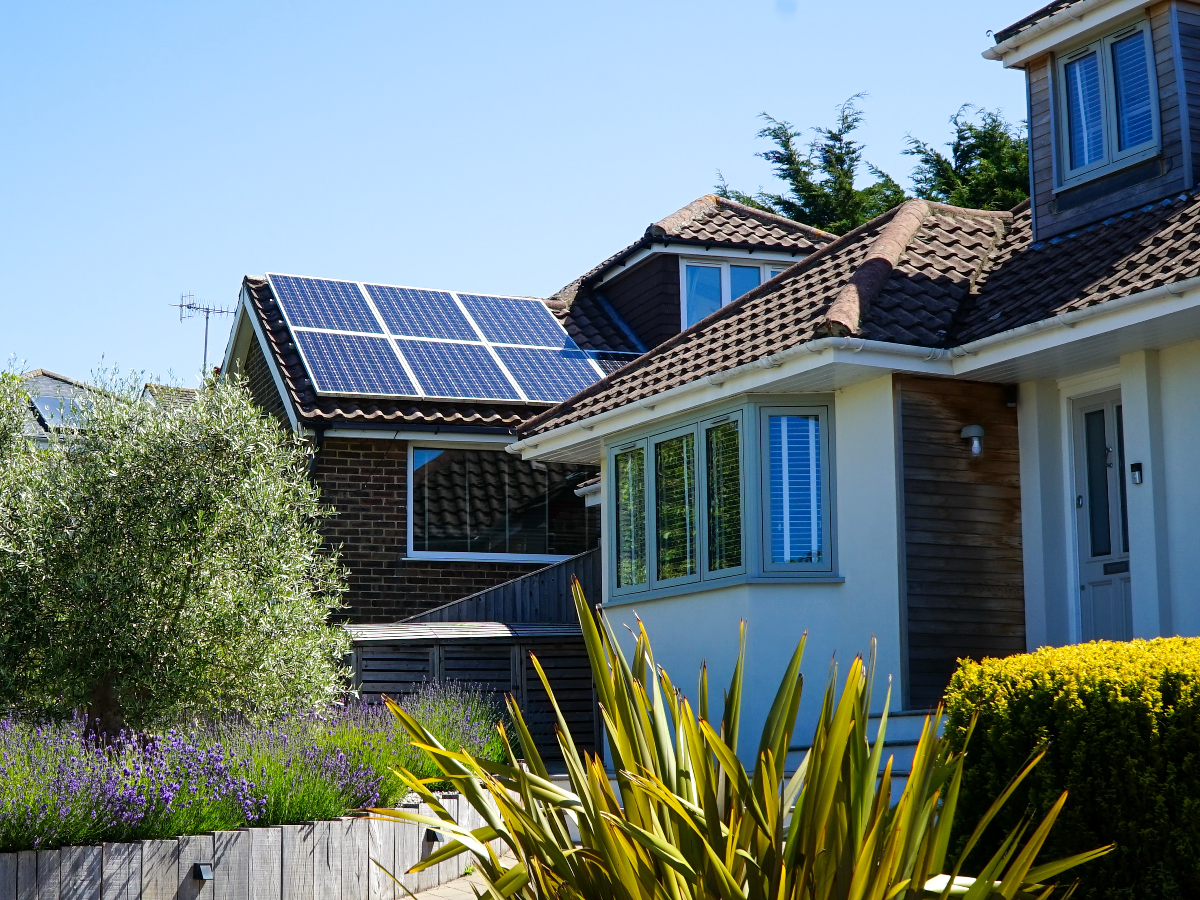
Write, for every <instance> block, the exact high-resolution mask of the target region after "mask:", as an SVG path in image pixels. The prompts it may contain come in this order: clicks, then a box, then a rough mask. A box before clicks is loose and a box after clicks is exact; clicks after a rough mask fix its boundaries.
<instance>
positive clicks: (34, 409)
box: [21, 369, 96, 439]
mask: <svg viewBox="0 0 1200 900" xmlns="http://www.w3.org/2000/svg"><path fill="white" fill-rule="evenodd" d="M21 383H22V386H23V387H24V388H25V393H26V394H27V395H28V396H29V404H30V405H29V410H28V415H27V416H26V419H25V424H24V426H23V428H22V432H23V433H24V435H25V436H26V437H28V438H33V439H41V438H45V437H46V436H47V435H48V434H49V433H50V432H51V431H52V430H54V429H55V428H58V427H61V426H62V425H63V422H62V421H61V419H62V418H63V417H64V416H66V417H70V415H71V408H72V406H73V405H74V404H75V403H77V402H81V401H83V400H85V399H86V398H87V397H88V396H89V395H91V394H93V393H95V390H96V389H95V388H94V387H92V386H91V385H89V384H85V383H84V382H82V381H76V380H75V379H74V378H68V377H67V376H66V375H59V374H58V373H57V372H51V371H49V370H47V369H32V370H30V371H28V372H25V373H23V374H22V375H21Z"/></svg>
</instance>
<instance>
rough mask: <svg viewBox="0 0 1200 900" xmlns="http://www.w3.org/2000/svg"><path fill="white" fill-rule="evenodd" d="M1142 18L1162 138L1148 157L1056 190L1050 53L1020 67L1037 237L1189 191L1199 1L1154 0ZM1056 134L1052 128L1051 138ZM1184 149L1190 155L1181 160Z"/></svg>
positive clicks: (1197, 124) (1199, 54)
mask: <svg viewBox="0 0 1200 900" xmlns="http://www.w3.org/2000/svg"><path fill="white" fill-rule="evenodd" d="M1148 17H1149V21H1150V34H1151V43H1152V46H1153V52H1154V70H1155V74H1156V78H1157V82H1158V104H1159V123H1160V140H1161V153H1160V154H1159V155H1158V156H1157V157H1156V158H1154V159H1152V160H1149V161H1147V162H1144V163H1137V164H1134V165H1132V166H1129V167H1126V168H1124V169H1118V170H1116V171H1114V172H1112V173H1111V174H1109V175H1105V176H1102V177H1099V178H1097V179H1095V180H1093V181H1088V182H1084V183H1083V184H1080V185H1077V186H1075V187H1071V188H1067V189H1058V190H1056V185H1057V182H1058V181H1059V180H1060V179H1061V167H1062V162H1061V156H1062V152H1061V149H1060V150H1059V158H1058V159H1057V160H1056V159H1055V156H1054V153H1055V147H1054V141H1055V131H1056V125H1055V123H1054V116H1055V115H1058V116H1059V117H1061V111H1059V109H1058V108H1059V106H1060V105H1061V104H1060V100H1059V96H1058V95H1057V94H1056V93H1055V80H1056V78H1057V73H1056V69H1055V62H1054V56H1053V55H1047V56H1044V57H1042V58H1040V59H1037V60H1034V61H1032V62H1030V63H1029V64H1027V66H1026V77H1027V78H1028V91H1029V97H1028V100H1029V123H1030V135H1029V137H1030V149H1031V151H1032V155H1031V165H1032V182H1033V190H1034V198H1033V201H1034V212H1035V220H1036V223H1037V234H1036V239H1037V240H1045V239H1047V238H1051V237H1054V236H1056V235H1060V234H1064V233H1067V232H1070V231H1072V230H1073V229H1076V228H1079V227H1080V226H1083V225H1087V224H1089V223H1092V222H1097V221H1100V220H1102V219H1104V218H1106V217H1108V216H1111V215H1114V214H1116V213H1121V212H1124V211H1125V210H1128V209H1130V208H1133V207H1136V206H1139V205H1141V204H1144V203H1150V202H1153V201H1155V200H1161V199H1162V198H1163V197H1167V196H1170V195H1172V194H1177V193H1179V192H1180V191H1183V190H1187V189H1189V188H1190V187H1191V186H1192V184H1193V183H1194V181H1195V175H1194V173H1195V172H1196V171H1197V169H1196V166H1197V160H1196V154H1197V151H1200V6H1196V5H1193V4H1190V3H1183V2H1179V3H1158V4H1155V5H1153V6H1151V7H1149V8H1148ZM1177 37H1178V46H1176V40H1177ZM1180 76H1182V78H1181V77H1180ZM1185 127H1186V128H1187V130H1188V134H1187V135H1186V138H1187V139H1186V140H1185V135H1184V128H1185ZM1057 128H1059V129H1060V128H1061V123H1060V124H1059V125H1058V126H1057ZM1062 139H1063V138H1062V136H1061V131H1059V137H1058V140H1060V141H1061V140H1062ZM1185 154H1187V155H1188V156H1190V157H1191V159H1185Z"/></svg>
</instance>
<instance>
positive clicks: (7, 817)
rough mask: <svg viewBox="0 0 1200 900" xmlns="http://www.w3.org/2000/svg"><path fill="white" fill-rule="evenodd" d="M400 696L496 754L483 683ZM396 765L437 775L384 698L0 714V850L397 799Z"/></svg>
mask: <svg viewBox="0 0 1200 900" xmlns="http://www.w3.org/2000/svg"><path fill="white" fill-rule="evenodd" d="M401 702H402V703H403V704H404V706H405V707H406V708H408V709H412V710H413V711H419V712H420V714H421V715H422V716H424V717H425V718H426V720H427V721H429V722H431V723H433V725H432V726H431V727H432V728H433V730H434V732H435V733H436V734H437V735H438V737H439V740H441V741H443V742H444V743H445V744H446V745H447V746H450V747H454V748H456V749H462V750H465V751H467V752H469V753H471V754H472V755H475V756H478V757H480V758H483V759H492V760H500V759H502V758H503V748H502V744H501V742H500V739H499V735H498V733H497V731H496V728H495V726H496V723H497V722H498V721H499V720H500V719H501V717H502V712H501V708H500V704H499V701H498V700H497V699H496V698H494V696H493V695H491V694H488V693H486V692H484V691H482V690H481V689H479V688H477V687H475V686H472V685H467V684H460V683H451V684H444V685H443V684H429V685H426V686H424V687H423V688H422V689H421V690H420V691H418V692H417V693H416V694H414V695H412V696H411V697H406V698H404V699H403V700H402V701H401ZM398 766H405V767H414V768H416V770H417V771H421V772H427V773H428V774H431V775H435V774H436V771H435V770H434V767H433V766H432V764H431V763H430V762H429V760H428V758H427V757H426V755H425V754H424V753H422V752H420V751H418V750H417V749H416V748H415V747H413V746H412V745H411V743H410V742H409V739H408V735H407V733H406V732H405V731H404V729H403V728H402V727H401V726H400V724H399V722H398V721H397V720H396V718H395V716H394V715H392V713H390V712H389V711H388V710H387V708H386V707H384V706H383V705H382V704H362V703H351V704H348V705H346V706H331V707H328V708H326V709H323V710H321V711H320V712H315V713H306V714H301V715H293V716H287V717H283V718H280V719H277V720H274V721H272V722H267V723H253V722H249V721H246V720H244V719H240V718H228V719H223V720H220V721H218V722H216V723H213V724H209V725H197V726H193V727H187V728H183V727H180V728H175V729H170V730H167V731H165V732H163V733H161V734H157V735H140V736H139V735H134V734H132V733H131V732H123V733H122V734H120V735H119V736H118V737H116V738H115V739H110V740H108V741H104V740H100V739H98V738H97V736H96V735H95V734H93V733H90V732H88V731H87V729H86V728H85V727H84V722H83V720H82V719H81V718H76V719H74V720H70V721H66V722H58V723H48V724H32V723H28V722H24V721H22V720H20V719H18V718H15V717H11V716H10V717H9V718H7V719H4V720H0V851H11V850H27V849H46V848H50V847H59V846H65V845H70V844H94V843H99V842H101V841H124V840H137V839H140V838H170V837H174V836H176V835H181V834H203V833H205V832H208V831H215V830H220V829H230V828H240V827H243V826H246V825H286V824H293V823H297V822H308V821H311V820H313V819H330V818H335V817H337V816H342V815H345V814H346V813H348V812H350V811H352V810H355V809H360V808H363V807H367V806H375V805H378V804H382V805H385V806H390V805H394V804H397V803H399V802H400V801H401V800H402V799H403V798H404V797H405V796H406V795H407V794H408V792H409V788H408V786H407V784H405V783H404V782H403V781H401V780H400V778H399V777H397V776H396V775H395V773H394V772H393V771H392V769H393V768H395V767H398ZM433 786H434V787H436V785H433Z"/></svg>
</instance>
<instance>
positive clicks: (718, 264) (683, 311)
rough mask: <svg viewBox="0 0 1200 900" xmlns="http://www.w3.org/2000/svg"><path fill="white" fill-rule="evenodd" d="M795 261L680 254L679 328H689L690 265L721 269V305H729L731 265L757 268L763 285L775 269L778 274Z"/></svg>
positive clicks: (771, 276)
mask: <svg viewBox="0 0 1200 900" xmlns="http://www.w3.org/2000/svg"><path fill="white" fill-rule="evenodd" d="M791 265H794V263H784V262H780V261H779V260H763V261H761V262H760V261H759V260H754V259H705V258H703V257H700V256H680V257H679V328H680V330H681V331H685V330H687V328H688V327H689V326H688V323H687V267H688V266H704V267H706V268H709V269H720V270H721V306H722V307H724V306H728V305H729V304H730V303H731V302H732V299H731V295H732V293H733V290H732V288H731V286H730V285H731V281H730V272H729V267H730V266H742V267H744V268H747V269H750V268H757V269H758V270H759V280H758V285H759V287H762V286H763V285H764V284H766V283H767V282H768V281H770V280H771V279H772V278H774V277H775V276H774V275H772V274H771V272H772V270H775V271H776V273H777V274H779V273H782V272H784V271H786V270H787V269H788V267H789V266H791Z"/></svg>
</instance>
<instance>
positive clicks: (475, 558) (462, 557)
mask: <svg viewBox="0 0 1200 900" xmlns="http://www.w3.org/2000/svg"><path fill="white" fill-rule="evenodd" d="M570 558H571V555H570V554H568V555H566V556H556V555H553V554H549V553H458V552H453V551H449V550H447V551H445V552H435V551H432V550H416V551H414V552H412V553H405V554H404V555H403V556H402V557H401V559H403V560H405V561H408V560H414V561H416V562H490V563H542V564H543V565H547V566H550V565H553V564H554V563H560V562H562V561H563V560H565V559H570Z"/></svg>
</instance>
